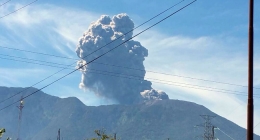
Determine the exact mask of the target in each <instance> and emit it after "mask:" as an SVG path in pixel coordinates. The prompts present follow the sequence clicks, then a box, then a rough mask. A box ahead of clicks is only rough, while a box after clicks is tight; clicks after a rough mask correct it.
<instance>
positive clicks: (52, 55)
mask: <svg viewBox="0 0 260 140" xmlns="http://www.w3.org/2000/svg"><path fill="white" fill-rule="evenodd" d="M0 47H1V48H4V49H9V50H15V51H22V52H27V53H34V54H40V55H46V56H51V57H57V58H63V59H72V60H79V59H77V58H72V57H65V56H59V55H54V54H47V53H41V52H35V51H29V50H24V49H17V48H11V47H6V46H0Z"/></svg>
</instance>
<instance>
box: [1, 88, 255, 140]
mask: <svg viewBox="0 0 260 140" xmlns="http://www.w3.org/2000/svg"><path fill="white" fill-rule="evenodd" d="M21 90H23V88H7V87H0V99H1V100H2V99H6V98H8V97H10V96H11V95H13V94H14V93H17V92H18V91H21ZM35 90H36V89H34V88H30V89H29V90H27V91H26V92H25V93H23V94H22V95H27V94H29V93H31V92H33V91H35ZM20 96H21V95H19V96H15V97H14V98H11V99H10V100H7V101H6V102H4V103H2V104H0V106H1V108H2V107H3V106H5V105H8V104H9V103H12V102H14V101H17V100H19V99H20ZM24 105H25V107H24V109H23V116H22V123H21V139H22V140H49V139H51V140H52V139H56V138H57V134H58V130H59V129H61V137H63V139H64V140H80V139H81V140H83V139H84V138H85V139H86V138H91V137H96V135H95V133H94V130H97V129H102V128H104V129H105V130H106V133H107V134H114V133H117V137H118V138H121V139H122V140H163V139H167V138H170V139H172V140H191V139H194V138H195V137H196V136H201V135H203V133H204V128H200V127H194V126H196V125H198V124H203V123H204V120H203V119H202V118H201V117H200V115H203V114H206V115H211V116H216V117H215V118H213V119H211V123H212V124H213V125H214V126H216V127H218V128H220V129H221V130H222V131H223V132H225V133H226V134H228V135H229V136H231V137H232V138H233V139H235V140H244V139H246V138H245V136H246V130H245V129H243V128H241V127H239V126H238V125H236V124H234V123H233V122H231V121H228V120H227V119H225V118H223V117H221V116H219V115H217V114H215V113H213V112H211V111H210V110H208V109H207V108H205V107H204V106H201V105H198V104H195V103H191V102H186V101H179V100H154V101H148V102H145V103H140V104H133V105H106V106H85V105H84V104H83V103H82V102H81V101H80V100H78V99H77V98H75V97H70V98H58V97H55V96H51V95H48V94H45V93H43V92H39V93H37V94H35V95H33V96H31V97H30V98H27V99H26V100H25V104H24ZM0 117H1V119H0V127H1V128H5V129H6V133H5V134H4V138H5V137H11V138H12V139H16V136H17V135H16V134H17V123H18V109H17V107H16V106H15V105H14V106H11V107H9V108H7V109H5V110H2V111H1V112H0ZM215 136H216V137H217V138H218V139H222V140H227V139H229V138H228V137H227V136H226V135H225V134H223V133H222V132H220V131H218V130H216V131H215ZM255 139H260V137H259V136H255Z"/></svg>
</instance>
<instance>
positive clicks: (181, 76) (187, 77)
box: [0, 46, 260, 89]
mask: <svg viewBox="0 0 260 140" xmlns="http://www.w3.org/2000/svg"><path fill="white" fill-rule="evenodd" d="M0 47H1V48H6V49H12V50H17V51H23V52H29V53H35V54H41V55H47V56H52V57H58V58H65V59H73V60H80V59H76V58H71V57H65V56H57V55H52V54H46V53H40V52H34V51H28V50H21V49H16V48H10V47H4V46H0ZM0 55H2V56H9V57H15V58H21V59H28V60H32V61H40V62H45V63H53V62H48V61H41V60H35V59H31V58H23V57H17V56H12V55H6V54H0ZM53 64H58V65H64V64H60V63H53ZM92 64H99V65H107V66H112V67H118V68H124V69H131V70H136V71H145V72H150V73H156V74H163V75H168V76H174V77H180V78H186V79H192V80H200V81H205V82H212V83H218V84H225V85H231V86H238V87H245V88H246V87H247V86H244V85H238V84H233V83H227V82H220V81H213V80H208V79H202V78H195V77H189V76H183V75H177V74H169V73H162V72H156V71H151V70H144V69H138V68H131V67H125V66H119V65H114V64H106V63H100V62H93V63H92ZM66 66H71V65H66ZM254 89H260V88H257V87H254Z"/></svg>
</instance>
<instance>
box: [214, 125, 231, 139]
mask: <svg viewBox="0 0 260 140" xmlns="http://www.w3.org/2000/svg"><path fill="white" fill-rule="evenodd" d="M217 129H218V130H219V131H220V132H222V133H223V134H225V135H226V136H228V137H229V138H230V139H232V140H235V139H234V138H232V137H231V136H229V135H228V134H227V133H225V132H224V131H223V130H221V129H220V128H218V127H217Z"/></svg>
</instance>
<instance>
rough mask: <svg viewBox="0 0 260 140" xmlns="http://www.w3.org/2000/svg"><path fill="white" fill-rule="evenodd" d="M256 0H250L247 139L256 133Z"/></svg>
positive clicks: (250, 138)
mask: <svg viewBox="0 0 260 140" xmlns="http://www.w3.org/2000/svg"><path fill="white" fill-rule="evenodd" d="M253 24H254V0H249V29H248V30H249V31H248V104H247V140H253V134H254V97H253V78H254V76H253V72H254V70H253V69H254V25H253Z"/></svg>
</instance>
